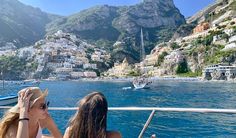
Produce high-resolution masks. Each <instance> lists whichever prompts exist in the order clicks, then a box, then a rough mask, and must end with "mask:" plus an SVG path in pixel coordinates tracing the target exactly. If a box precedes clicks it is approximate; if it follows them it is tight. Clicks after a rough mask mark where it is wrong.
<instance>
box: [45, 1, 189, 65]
mask: <svg viewBox="0 0 236 138" xmlns="http://www.w3.org/2000/svg"><path fill="white" fill-rule="evenodd" d="M184 23H185V19H184V17H183V16H182V15H181V14H180V12H179V10H178V9H177V8H176V7H175V6H174V4H173V0H167V1H163V0H144V1H143V2H142V3H139V4H136V5H133V6H124V7H113V6H107V5H104V6H97V7H93V8H90V9H88V10H84V11H81V12H80V13H78V14H75V15H72V16H69V17H67V18H62V19H60V20H57V21H55V22H53V23H51V24H49V25H48V27H47V31H48V33H53V32H55V31H57V30H58V29H61V30H63V31H65V32H72V33H75V34H77V35H78V36H79V37H81V38H83V39H87V40H90V41H91V42H94V43H96V42H97V41H101V40H102V41H103V42H104V40H105V41H108V42H109V43H111V44H112V43H115V42H116V41H121V42H124V45H122V46H120V47H118V48H115V47H112V45H109V46H108V47H109V49H111V51H112V55H113V57H115V60H119V61H122V60H123V58H124V57H127V59H128V60H129V62H136V61H138V60H139V51H140V49H139V45H140V29H141V28H143V32H144V41H145V48H146V52H147V53H148V52H150V51H151V49H152V48H153V47H154V45H155V44H156V43H158V42H161V41H163V40H166V41H167V40H169V39H170V38H171V36H172V34H173V32H174V31H175V30H176V28H177V27H178V26H179V25H181V24H184Z"/></svg>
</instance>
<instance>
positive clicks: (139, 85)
mask: <svg viewBox="0 0 236 138" xmlns="http://www.w3.org/2000/svg"><path fill="white" fill-rule="evenodd" d="M151 83H152V81H150V80H148V79H147V78H145V77H140V78H135V79H134V80H133V86H134V88H135V89H148V88H150V84H151Z"/></svg>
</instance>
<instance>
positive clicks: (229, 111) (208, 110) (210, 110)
mask: <svg viewBox="0 0 236 138" xmlns="http://www.w3.org/2000/svg"><path fill="white" fill-rule="evenodd" d="M11 107H12V106H0V109H8V108H11ZM78 109H79V108H78V107H49V108H48V110H78ZM108 110H110V111H152V112H151V114H150V115H149V118H148V120H147V121H146V123H145V125H144V127H143V129H142V131H141V132H140V134H139V137H138V138H142V136H143V134H144V132H145V130H146V129H147V127H148V126H149V124H150V122H151V120H152V118H153V117H154V115H155V112H156V111H164V112H197V113H223V114H236V109H218V108H215V109H214V108H164V107H108Z"/></svg>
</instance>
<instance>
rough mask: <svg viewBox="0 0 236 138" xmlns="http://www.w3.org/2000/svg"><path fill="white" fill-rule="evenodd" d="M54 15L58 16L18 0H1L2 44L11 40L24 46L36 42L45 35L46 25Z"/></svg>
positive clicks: (0, 40) (0, 29)
mask: <svg viewBox="0 0 236 138" xmlns="http://www.w3.org/2000/svg"><path fill="white" fill-rule="evenodd" d="M54 17H55V18H57V17H58V16H54V15H49V14H47V13H44V12H42V11H41V10H40V9H38V8H33V7H31V6H26V5H24V4H22V3H20V2H19V1H18V0H1V1H0V45H1V46H4V45H5V44H6V43H7V42H11V43H13V44H14V45H16V46H17V47H22V46H27V45H30V44H32V43H34V42H35V41H37V40H39V39H41V38H42V37H43V36H44V35H45V26H46V24H47V23H49V22H50V21H52V20H53V19H54Z"/></svg>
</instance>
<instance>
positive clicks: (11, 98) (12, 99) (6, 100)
mask: <svg viewBox="0 0 236 138" xmlns="http://www.w3.org/2000/svg"><path fill="white" fill-rule="evenodd" d="M17 100H18V97H17V96H7V97H6V98H4V97H3V98H0V106H2V105H9V104H13V103H17Z"/></svg>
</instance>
